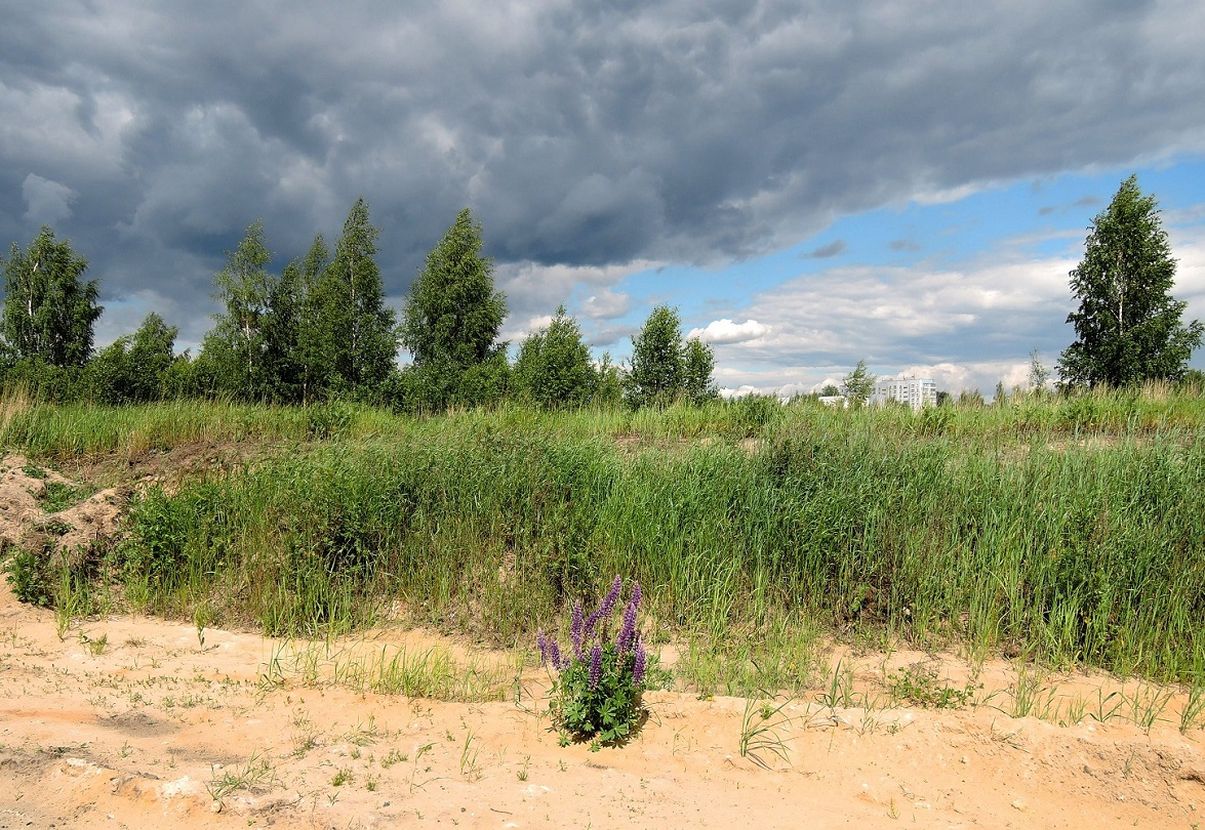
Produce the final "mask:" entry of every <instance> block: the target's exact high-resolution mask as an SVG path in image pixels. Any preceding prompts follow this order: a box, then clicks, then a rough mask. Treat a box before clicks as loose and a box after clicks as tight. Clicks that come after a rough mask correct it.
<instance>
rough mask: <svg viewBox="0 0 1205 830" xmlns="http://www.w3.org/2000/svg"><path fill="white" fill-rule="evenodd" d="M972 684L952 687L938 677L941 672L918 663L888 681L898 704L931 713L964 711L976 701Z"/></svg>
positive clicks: (974, 686) (889, 688) (890, 690)
mask: <svg viewBox="0 0 1205 830" xmlns="http://www.w3.org/2000/svg"><path fill="white" fill-rule="evenodd" d="M977 688H978V687H977V686H976V685H975V684H974V683H971V682H968V683H965V684H963V685H962V686H951V685H950V684H948V683H945V682H943V681H942V680H941V679H939V678H938V676H937V669H936V668H934V667H933V666H929V665H926V664H924V663H917V664H915V665H912V666H909V667H907V668H905V669H901V670H900V671H899V672H897V673H896V674H894V675H892V676H891V677H889V678H888V679H887V689H888V691H889V692H891V696H892V697H893V698H895V699H896V700H906V701H908V702H910V703H913V704H915V705H917V706H924V707H925V708H927V709H961V708H963V707H964V706H966V705H967V704H968V703H970V702H971V700H972V699H973V698H974V697H975V691H976V689H977Z"/></svg>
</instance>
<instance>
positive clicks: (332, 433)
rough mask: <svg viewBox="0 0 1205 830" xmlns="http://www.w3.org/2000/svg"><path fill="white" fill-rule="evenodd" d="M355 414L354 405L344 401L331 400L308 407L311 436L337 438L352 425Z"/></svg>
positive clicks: (307, 413) (323, 438)
mask: <svg viewBox="0 0 1205 830" xmlns="http://www.w3.org/2000/svg"><path fill="white" fill-rule="evenodd" d="M354 414H355V413H354V412H353V408H352V406H351V405H350V404H348V403H346V402H344V401H330V402H329V403H324V404H318V405H315V406H311V407H308V408H307V410H306V415H307V418H308V422H307V432H308V434H309V436H310V438H313V439H315V440H326V439H329V438H336V437H338V436H340V435H342V434H343V433H345V432H346V431H347V428H348V427H350V426H351V423H352V417H353V415H354Z"/></svg>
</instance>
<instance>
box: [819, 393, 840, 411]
mask: <svg viewBox="0 0 1205 830" xmlns="http://www.w3.org/2000/svg"><path fill="white" fill-rule="evenodd" d="M817 400H818V401H820V403H822V404H824V405H825V406H835V407H837V408H838V409H844V408H845V396H844V395H820V396H819V397H818V398H817Z"/></svg>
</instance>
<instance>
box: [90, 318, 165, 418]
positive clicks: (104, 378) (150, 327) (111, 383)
mask: <svg viewBox="0 0 1205 830" xmlns="http://www.w3.org/2000/svg"><path fill="white" fill-rule="evenodd" d="M176 331H177V330H176V328H175V327H174V326H168V325H167V324H166V323H165V322H164V321H163V318H162V317H160V316H159V315H158V314H155V313H154V312H152V313H150V314H148V315H147V316H146V319H144V320H143V321H142V325H141V326H139V327H138V331H136V332H134V334H133V335H132V336H126V337H119V338H118V339H117V340H115V341H114V342H113V343H112V344H111V345H109V346H108V347H107V348H104V349H102V350H101V351H100V353H99V354H97V355H96V357H94V358H93V359H92V360H91V361H90V362H89V364H88V370H87V376H88V386H89V389H90V393H91V397H92V399H93V400H96V401H100V402H102V403H107V404H123V403H146V402H148V401H153V400H158V399H159V398H161V397H164V396H165V392H166V387H167V382H166V381H167V375H168V373H169V371H170V370H171V369H172V367H173V365H174V364H175V363H176V361H177V358H176V357H175V345H176Z"/></svg>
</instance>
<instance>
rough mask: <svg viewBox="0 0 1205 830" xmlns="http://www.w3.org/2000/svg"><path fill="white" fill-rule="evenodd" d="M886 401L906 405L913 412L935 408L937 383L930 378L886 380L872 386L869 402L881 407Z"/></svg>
mask: <svg viewBox="0 0 1205 830" xmlns="http://www.w3.org/2000/svg"><path fill="white" fill-rule="evenodd" d="M888 401H898V402H900V403H902V404H907V405H908V406H910V407H912V408H913V409H914V410H918V409H921V408H922V407H925V406H937V383H936V382H934V381H933V379H932V378H887V379H885V380H880V381H879V382H878V383H876V384H875V385H874V392H873V393H872V394H871V396H870V402H871V403H872V404H876V405H882V404H885V403H887V402H888Z"/></svg>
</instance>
